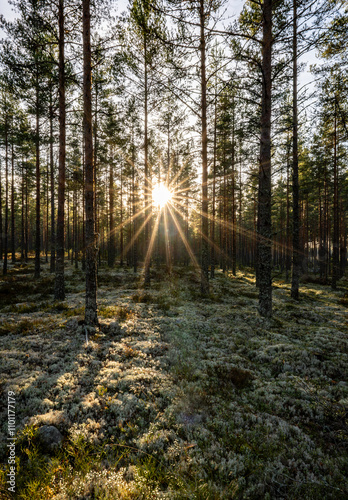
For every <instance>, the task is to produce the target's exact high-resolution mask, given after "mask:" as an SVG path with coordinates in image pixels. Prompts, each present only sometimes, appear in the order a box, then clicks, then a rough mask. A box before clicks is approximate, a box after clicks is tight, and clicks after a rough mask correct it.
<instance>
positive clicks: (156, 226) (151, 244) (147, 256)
mask: <svg viewBox="0 0 348 500" xmlns="http://www.w3.org/2000/svg"><path fill="white" fill-rule="evenodd" d="M160 217H161V212H158V214H157V217H156V221H155V225H154V227H153V228H152V234H151V238H150V243H149V246H148V249H147V252H146V256H145V269H146V267H147V266H148V264H149V262H150V259H151V255H152V249H153V244H154V242H155V238H156V234H157V229H158V225H159V221H160Z"/></svg>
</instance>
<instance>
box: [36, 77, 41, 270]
mask: <svg viewBox="0 0 348 500" xmlns="http://www.w3.org/2000/svg"><path fill="white" fill-rule="evenodd" d="M36 71H37V74H36V138H35V142H36V165H35V178H36V214H35V222H36V231H35V275H34V276H35V278H36V279H38V278H40V272H41V266H40V253H41V228H40V221H41V217H40V210H41V204H40V116H39V69H38V68H37V70H36Z"/></svg>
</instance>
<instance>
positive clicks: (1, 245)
mask: <svg viewBox="0 0 348 500" xmlns="http://www.w3.org/2000/svg"><path fill="white" fill-rule="evenodd" d="M3 252H4V233H3V220H2V168H1V160H0V260H2V259H3Z"/></svg>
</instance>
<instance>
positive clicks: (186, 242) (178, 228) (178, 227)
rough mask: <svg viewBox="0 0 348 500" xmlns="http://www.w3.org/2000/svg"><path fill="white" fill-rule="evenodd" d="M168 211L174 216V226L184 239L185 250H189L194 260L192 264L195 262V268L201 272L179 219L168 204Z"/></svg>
mask: <svg viewBox="0 0 348 500" xmlns="http://www.w3.org/2000/svg"><path fill="white" fill-rule="evenodd" d="M168 210H169V213H170V215H171V216H172V219H173V221H174V224H175V226H176V228H177V230H178V232H179V234H180V237H181V239H182V241H183V243H184V245H185V248H186V250H187V252H188V254H189V256H190V257H191V260H192V262H193V264H194V266H195V267H196V269H198V270H201V266H200V265H199V264H198V262H197V259H196V257H195V256H194V253H193V252H192V250H191V247H190V245H189V242H188V241H187V239H186V236H185V235H184V233H183V232H182V229H181V227H180V224H179V222H178V220H177V218H176V216H175V214H174V212H173V211H172V209H171V208H170V205H169V204H168Z"/></svg>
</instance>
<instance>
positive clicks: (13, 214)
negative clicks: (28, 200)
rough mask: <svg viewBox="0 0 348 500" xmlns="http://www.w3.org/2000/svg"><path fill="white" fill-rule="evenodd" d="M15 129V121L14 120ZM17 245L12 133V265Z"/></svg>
mask: <svg viewBox="0 0 348 500" xmlns="http://www.w3.org/2000/svg"><path fill="white" fill-rule="evenodd" d="M12 127H13V119H12ZM15 245H16V243H15V190H14V137H13V133H12V144H11V254H12V264H14V263H15V262H16V246H15Z"/></svg>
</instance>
